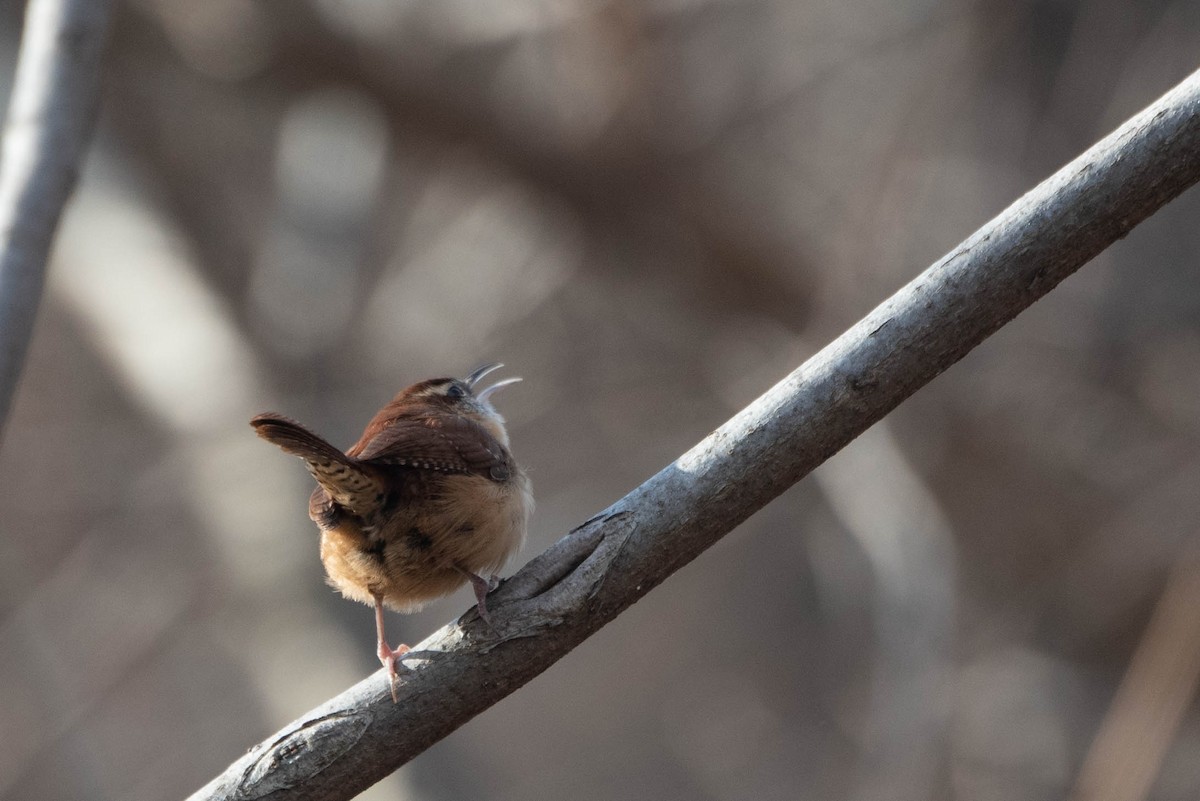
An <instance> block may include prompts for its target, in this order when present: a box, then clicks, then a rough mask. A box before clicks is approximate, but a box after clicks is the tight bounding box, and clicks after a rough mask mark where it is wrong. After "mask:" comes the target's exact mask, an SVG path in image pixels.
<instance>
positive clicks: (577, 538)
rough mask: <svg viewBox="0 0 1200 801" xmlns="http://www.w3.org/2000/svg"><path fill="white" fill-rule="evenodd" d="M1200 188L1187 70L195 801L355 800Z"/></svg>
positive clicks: (1199, 83)
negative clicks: (664, 462)
mask: <svg viewBox="0 0 1200 801" xmlns="http://www.w3.org/2000/svg"><path fill="white" fill-rule="evenodd" d="M1198 179H1200V72H1198V73H1195V74H1193V75H1192V76H1190V77H1189V78H1188V79H1187V80H1185V81H1184V82H1183V83H1182V84H1180V85H1179V86H1178V87H1176V88H1175V89H1173V90H1172V91H1171V92H1170V93H1168V94H1167V95H1165V96H1164V97H1162V98H1161V99H1160V100H1158V101H1157V102H1156V103H1154V104H1153V105H1152V106H1150V107H1149V108H1148V109H1146V110H1145V111H1143V112H1142V113H1140V114H1138V115H1137V116H1136V117H1134V118H1133V119H1131V120H1130V121H1128V122H1127V123H1125V124H1124V125H1123V126H1121V128H1119V129H1118V130H1117V131H1116V132H1115V133H1113V134H1112V135H1110V136H1109V137H1107V138H1106V139H1104V140H1103V141H1101V142H1100V143H1099V144H1097V145H1096V146H1094V147H1093V148H1091V149H1090V150H1088V151H1087V152H1086V153H1084V154H1083V155H1082V156H1080V157H1079V158H1077V159H1076V160H1075V161H1073V162H1071V163H1070V164H1068V165H1067V166H1066V167H1064V168H1063V169H1062V170H1060V171H1059V172H1057V173H1056V174H1055V175H1053V176H1052V177H1050V178H1049V179H1048V180H1046V181H1044V182H1043V183H1042V184H1040V185H1039V186H1038V187H1037V188H1035V189H1034V190H1033V191H1031V192H1029V193H1028V194H1027V195H1025V196H1024V197H1023V198H1021V199H1020V200H1018V201H1017V202H1016V203H1014V204H1013V205H1012V206H1011V207H1009V208H1008V209H1006V210H1005V211H1004V212H1003V213H1002V214H1000V215H999V216H998V217H996V218H995V219H994V220H992V221H991V222H989V223H988V224H987V225H985V226H984V227H983V228H981V229H980V230H979V231H977V232H976V233H975V234H974V235H972V236H971V237H970V238H968V239H967V240H966V241H964V242H963V243H962V244H960V245H959V246H958V247H956V248H955V249H954V250H953V251H951V252H950V253H949V254H948V255H946V256H945V257H944V258H942V259H941V260H940V261H938V262H937V263H936V264H934V265H933V266H932V267H931V268H929V269H928V270H926V271H925V272H923V273H922V274H921V275H919V276H917V278H916V279H914V280H913V281H912V282H911V283H909V284H908V285H907V286H905V287H904V288H903V289H901V290H900V291H899V292H897V293H896V294H895V295H894V296H892V297H891V298H889V299H888V300H886V301H885V302H884V303H883V304H881V305H880V306H879V307H878V308H876V309H875V310H874V311H873V312H871V313H870V314H869V315H867V316H866V317H865V318H863V319H862V320H861V321H859V322H858V323H857V324H856V325H855V326H854V327H853V328H851V329H850V330H848V331H847V332H846V333H844V334H843V335H842V336H840V337H839V338H838V339H836V340H835V341H834V342H832V343H830V344H829V345H828V346H827V347H826V348H825V349H824V350H822V351H821V352H820V353H818V354H816V355H815V356H813V357H812V358H811V359H809V360H808V361H807V362H806V363H805V364H803V365H802V366H801V367H800V368H799V369H797V370H796V371H795V372H793V373H792V374H790V375H788V376H787V377H786V378H784V379H783V380H782V381H781V382H780V383H779V384H777V385H776V386H775V387H773V388H772V389H770V390H769V391H768V392H767V393H766V394H764V395H763V396H762V397H761V398H759V399H758V400H756V401H755V402H754V403H753V404H751V405H750V406H748V407H747V408H746V409H744V410H743V411H741V412H740V413H739V414H737V415H736V416H735V417H733V418H732V419H731V420H730V421H729V422H727V423H726V424H725V425H723V426H721V428H719V429H718V430H717V431H715V432H713V433H712V434H711V435H709V436H708V437H706V438H705V439H704V440H703V441H701V442H700V443H699V444H698V445H696V446H695V447H694V448H692V449H691V450H690V451H688V452H687V453H685V454H684V455H683V456H681V457H680V458H679V459H678V460H676V461H675V462H674V463H673V464H671V465H669V466H668V467H666V468H665V469H663V470H662V471H661V472H659V473H658V474H657V475H655V476H654V477H653V478H651V479H650V480H649V481H647V482H646V483H645V484H643V485H642V486H640V487H638V488H637V489H636V490H634V491H633V492H631V493H630V494H629V495H628V496H626V497H625V498H622V499H621V500H619V501H618V502H616V503H615V504H613V505H612V506H611V507H609V508H608V509H606V510H605V511H603V512H601V513H600V514H599V515H597V516H596V517H594V518H592V519H590V520H588V521H586V522H585V523H583V524H582V525H580V526H579V527H578V528H576V529H575V530H574V531H572V532H571V533H570V534H568V535H567V536H566V537H564V538H563V539H562V540H560V541H559V542H558V543H556V544H555V545H554V546H552V547H551V548H550V549H548V550H547V551H546V552H545V553H543V554H541V555H540V556H538V557H536V558H535V559H533V560H532V561H531V562H530V563H529V564H528V565H526V566H525V567H524V568H523V569H522V570H521V571H520V572H518V573H517V574H516V575H515V576H514V577H513V578H512V579H510V580H508V581H506V582H505V583H504V584H503V585H502V586H501V587H500V588H499V589H498V590H497V591H496V592H495V593H494V594H493V595H492V596H491V597H490V598H489V607H490V608H491V610H492V614H493V617H494V618H495V624H496V628H497V630H498V634H496V635H493V634H491V633H489V632H488V630H487V629H486V627H484V626H483V625H482V623H481V621H479V620H478V619H477V617H476V616H475V614H474V613H473V612H468V613H467V614H466V615H464V617H463V618H461V619H460V620H459V621H457V622H456V623H453V624H450V625H448V626H446V627H444V628H443V629H441V630H440V631H438V632H437V633H435V634H434V635H433V636H432V637H430V638H429V639H427V640H426V641H425V642H423V643H421V644H420V645H419V646H417V648H416V651H417V652H418V653H416V654H414V658H413V659H411V660H409V664H410V666H412V668H413V670H412V672H410V673H408V674H406V675H405V676H404V683H403V686H402V687H401V688H400V702H399V703H398V704H393V703H392V701H391V698H390V697H389V694H388V689H387V683H386V681H385V680H384V677H383V675H382V672H380V673H376V674H375V675H373V676H371V677H369V678H367V679H365V680H364V681H362V682H360V683H359V684H357V685H355V686H354V687H351V688H350V689H348V690H346V691H345V692H344V693H342V694H341V695H339V696H338V697H336V698H333V699H332V700H330V701H329V702H327V703H325V704H324V705H322V706H320V707H318V708H317V709H314V710H313V711H311V712H310V713H308V714H307V715H305V716H303V717H302V718H300V719H299V720H297V721H295V722H293V723H292V724H290V725H289V726H287V727H285V728H284V729H282V730H281V731H279V732H278V733H277V734H275V735H273V736H272V737H270V738H269V739H267V740H266V741H264V742H263V743H261V744H260V745H258V746H256V747H255V748H253V749H252V750H251V751H250V752H249V753H247V754H246V755H245V756H243V757H242V758H240V759H239V760H238V761H236V762H235V763H233V765H231V766H230V767H229V768H228V769H227V770H226V771H225V772H224V773H223V774H221V775H220V776H218V777H217V778H216V779H214V780H213V781H212V782H211V783H210V784H209V785H207V786H206V787H204V788H203V789H201V790H200V791H198V792H197V793H196V794H195V795H193V796H192V798H193V799H235V798H236V799H258V798H272V799H285V798H286V799H323V800H328V799H342V798H350V797H352V796H354V795H355V794H357V793H358V792H360V791H361V790H363V789H364V788H366V787H367V786H369V785H371V784H372V783H374V782H376V781H378V780H379V779H380V778H381V777H383V776H385V775H386V774H388V773H389V772H391V771H393V770H395V769H396V768H398V767H399V766H401V765H403V764H404V763H405V762H407V761H408V760H410V759H412V758H413V757H414V756H416V755H417V754H419V753H421V751H423V750H424V749H426V748H428V747H429V746H430V745H431V744H433V743H435V742H436V741H437V740H439V739H441V738H442V737H445V736H446V735H447V734H449V733H450V732H451V731H453V730H454V729H456V728H457V727H458V726H461V725H462V724H463V723H464V722H466V721H467V720H469V719H470V718H471V717H472V716H473V715H476V714H477V713H479V712H480V711H482V710H484V709H486V708H487V707H489V706H490V705H492V704H494V703H496V702H497V701H499V700H500V699H502V698H503V697H505V696H506V695H508V694H509V693H511V692H513V691H514V690H516V689H517V688H518V687H520V686H521V685H523V684H524V683H525V682H527V681H529V680H530V679H532V678H533V677H534V676H536V675H537V674H538V673H540V672H542V671H543V670H545V669H546V668H547V667H549V666H550V665H551V664H553V663H554V662H555V661H556V660H558V659H559V658H561V657H562V656H563V655H564V654H566V653H567V652H568V651H570V650H571V649H572V648H574V647H575V646H576V645H578V644H579V643H580V642H582V641H583V640H584V639H586V638H587V637H588V636H589V635H590V634H592V633H593V632H595V631H596V630H597V629H599V628H600V627H601V626H603V625H604V624H605V623H607V622H608V621H609V620H611V619H612V618H613V617H615V616H616V615H618V614H620V612H621V611H623V610H624V609H625V608H626V607H628V606H630V605H631V604H633V603H634V602H635V601H637V600H638V599H639V598H641V597H642V596H643V595H645V594H646V593H647V592H649V591H650V590H651V589H652V588H654V587H655V586H657V585H658V584H659V582H661V581H663V579H665V578H666V577H667V576H669V575H670V574H671V573H673V572H674V571H676V570H678V569H679V568H680V567H682V566H683V565H685V564H687V563H688V562H689V561H691V560H692V559H693V558H695V557H696V556H697V555H698V554H699V553H701V552H702V551H703V550H705V549H706V548H708V547H709V546H711V545H712V544H713V543H715V542H716V541H717V540H718V539H719V538H720V537H721V536H723V535H724V534H726V533H727V532H729V531H730V530H731V529H733V528H734V527H735V526H737V525H738V524H739V523H741V522H742V521H743V520H745V519H746V518H747V517H748V516H750V515H751V514H753V513H754V512H755V511H756V510H758V509H760V508H761V507H762V506H764V505H765V504H766V503H767V502H769V501H770V500H771V499H772V498H774V497H776V496H777V495H779V494H780V493H781V492H783V491H784V490H785V489H787V488H788V487H790V486H791V485H793V484H794V483H796V482H797V481H799V480H800V479H801V478H802V477H804V476H805V475H806V474H807V473H809V472H810V471H812V470H813V468H815V467H816V466H817V465H819V464H821V462H823V461H824V460H825V459H827V458H829V456H831V455H832V454H833V453H835V452H836V451H837V450H838V449H840V448H841V447H843V446H844V445H846V444H847V443H848V442H850V441H851V440H852V439H853V438H855V437H856V436H858V435H859V434H861V433H862V432H863V431H864V430H866V429H867V428H868V427H870V426H871V425H872V424H873V423H875V422H876V421H877V420H879V419H880V418H882V417H883V416H884V415H886V414H887V413H888V412H889V411H891V410H892V409H893V408H895V407H896V405H897V404H899V403H900V402H901V401H902V400H904V399H905V398H907V397H908V396H909V395H911V394H912V393H914V392H915V391H916V390H917V389H919V388H920V387H922V386H923V385H925V384H926V383H928V382H929V381H931V380H932V379H933V378H934V377H935V376H937V375H938V374H939V373H941V372H942V371H943V370H945V369H946V368H947V367H949V366H950V365H952V364H954V362H956V361H958V360H959V359H961V358H962V357H963V356H964V355H965V354H966V353H967V352H969V351H970V350H971V349H972V348H973V347H975V346H976V345H978V344H979V343H980V342H982V341H983V340H984V339H985V338H987V336H988V335H990V334H991V333H993V332H994V331H996V330H997V329H998V328H1000V327H1001V326H1002V325H1004V324H1005V323H1007V322H1008V321H1009V320H1011V319H1013V317H1015V316H1016V315H1017V314H1018V313H1019V312H1020V311H1021V310H1023V309H1025V308H1026V307H1028V306H1029V305H1030V304H1032V303H1033V302H1034V301H1035V300H1037V299H1038V298H1040V297H1042V296H1043V295H1044V294H1046V293H1047V292H1049V291H1050V290H1051V289H1053V288H1054V287H1055V286H1056V285H1057V284H1058V283H1059V282H1060V281H1062V280H1063V279H1064V278H1066V277H1067V276H1068V275H1070V274H1071V273H1072V272H1074V271H1075V270H1076V269H1078V268H1079V267H1080V266H1081V265H1083V264H1084V263H1086V262H1087V261H1088V260H1089V259H1091V258H1092V257H1094V256H1095V255H1096V254H1097V253H1099V252H1100V251H1101V250H1103V249H1104V248H1105V247H1107V246H1108V245H1110V244H1112V243H1113V242H1114V241H1116V240H1117V239H1120V238H1121V237H1123V236H1125V235H1126V234H1127V233H1128V232H1129V231H1130V230H1131V229H1132V228H1133V227H1134V226H1135V225H1137V224H1138V223H1139V222H1141V221H1142V220H1144V219H1145V218H1146V217H1148V216H1149V215H1151V214H1152V213H1154V211H1156V210H1157V209H1158V208H1160V207H1161V206H1162V205H1163V204H1165V203H1166V202H1167V201H1169V200H1171V199H1172V198H1174V197H1175V196H1176V195H1178V194H1179V193H1181V192H1182V191H1183V190H1184V189H1186V188H1188V187H1189V186H1191V185H1192V184H1193V183H1195V182H1196V181H1197V180H1198Z"/></svg>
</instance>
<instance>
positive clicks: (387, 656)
mask: <svg viewBox="0 0 1200 801" xmlns="http://www.w3.org/2000/svg"><path fill="white" fill-rule="evenodd" d="M411 650H412V649H411V648H409V647H408V646H407V645H404V644H401V645H397V646H396V647H395V648H394V649H393V648H390V647H388V644H387V643H385V642H383V641H382V640H380V641H379V651H378V654H379V661H380V662H381V663H383V666H384V667H385V668H387V676H388V688H389V689H391V691H392V703H393V704H397V703H399V702H400V697H399V695H398V694H397V692H396V683H397V682H398V681H399V679H400V675H399V674H398V673H397V672H396V665H397V664H399V665H400V666H401V667H403V666H404V663H403V662H401V661H400V658H401V657H403V656H404V655H405V654H407V653H408V652H409V651H411ZM405 669H406V670H407V668H405Z"/></svg>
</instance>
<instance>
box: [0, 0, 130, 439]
mask: <svg viewBox="0 0 1200 801" xmlns="http://www.w3.org/2000/svg"><path fill="white" fill-rule="evenodd" d="M108 12H109V0H30V2H29V5H28V6H27V8H26V10H25V30H24V32H23V34H22V37H21V52H20V56H19V58H18V60H17V72H16V77H15V79H14V81H13V92H12V99H11V101H10V102H9V108H8V117H7V120H6V123H5V127H4V144H3V161H0V433H2V432H3V429H4V421H5V420H6V419H7V417H8V409H9V406H10V405H11V403H12V398H13V395H14V393H15V392H16V388H17V383H18V381H19V380H20V377H21V366H22V365H23V364H24V362H25V353H26V351H27V350H28V349H29V339H30V336H31V334H32V332H33V323H34V320H35V319H36V317H37V308H38V303H39V301H40V300H41V296H42V285H43V284H44V283H45V274H46V259H47V257H48V255H49V252H50V243H51V242H52V241H53V238H54V230H55V228H57V227H58V219H59V216H60V215H61V214H62V209H63V206H64V204H65V203H66V201H67V197H68V196H69V195H70V193H71V190H72V188H73V187H74V186H75V181H76V179H77V177H78V175H79V169H80V163H81V162H82V160H83V154H84V152H85V150H86V149H87V143H88V140H89V138H90V135H91V131H92V127H93V122H94V120H95V117H96V108H97V105H98V98H99V85H100V56H101V52H102V51H103V47H104V38H105V32H106V28H107V24H108Z"/></svg>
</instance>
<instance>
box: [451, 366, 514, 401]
mask: <svg viewBox="0 0 1200 801" xmlns="http://www.w3.org/2000/svg"><path fill="white" fill-rule="evenodd" d="M503 366H504V365H503V364H500V363H499V362H495V363H493V364H485V365H483V366H482V367H476V368H475V369H474V370H472V371H471V374H470V375H469V376H467V377H466V378H464V379H463V381H464V382H466V385H467V386H468V387H470V388H471V390H472V391H474V390H475V385H476V384H478V383H479V382H480V380H482V379H483V377H484V376H485V375H487V374H488V373H490V372H492V371H493V370H499V369H500V368H501V367H503ZM520 380H521V379H519V378H506V379H504V380H503V381H497V382H496V383H495V384H492V385H491V386H490V387H488V388H487V389H485V390H483V391H482V392H479V393H477V394H476V395H475V397H476V398H478V399H479V400H481V401H486V400H487V399H488V396H489V395H491V394H492V393H493V392H495V391H496V390H498V389H501V388H502V387H507V386H509V385H510V384H515V383H517V382H518V381H520Z"/></svg>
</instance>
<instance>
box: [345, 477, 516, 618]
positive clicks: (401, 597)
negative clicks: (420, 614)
mask: <svg viewBox="0 0 1200 801" xmlns="http://www.w3.org/2000/svg"><path fill="white" fill-rule="evenodd" d="M532 511H533V496H532V494H531V492H530V485H529V480H528V478H526V476H525V475H524V473H521V472H518V473H516V474H515V475H513V476H512V477H511V478H509V479H508V480H507V481H504V482H496V481H491V480H490V479H487V478H483V477H481V476H469V475H456V476H448V477H447V478H446V480H445V482H444V483H443V485H442V486H441V487H440V491H439V492H438V493H437V494H436V498H435V500H431V501H426V502H424V503H422V504H421V505H419V506H417V505H412V504H409V505H402V506H401V508H399V509H397V510H394V511H393V512H392V513H391V515H390V516H389V518H388V520H387V523H386V525H385V526H384V527H383V528H381V529H380V530H379V531H377V532H375V533H374V534H373V535H371V536H367V535H364V533H363V530H362V528H361V524H360V522H359V521H357V520H356V519H354V518H349V517H347V518H345V519H342V520H339V521H338V523H337V525H335V526H334V527H332V528H329V529H325V530H323V531H322V532H321V561H322V563H323V564H324V565H325V571H326V573H327V574H328V576H329V583H330V584H331V585H332V586H333V587H335V588H336V589H337V590H338V591H340V592H341V593H342V595H344V596H346V597H347V598H350V599H352V600H355V601H361V602H362V603H365V604H374V603H375V597H376V595H378V596H381V597H382V598H383V603H384V605H385V606H387V607H388V608H389V609H394V610H396V611H399V612H413V611H416V610H417V609H420V608H421V607H422V606H424V605H425V604H426V603H428V602H429V601H432V600H434V599H436V598H440V597H442V596H444V595H449V594H450V593H452V592H454V591H455V590H456V589H458V588H459V587H461V586H462V585H463V584H465V583H466V581H467V577H466V575H464V573H463V572H461V571H464V570H465V571H468V572H471V573H475V574H476V575H482V576H485V577H486V576H487V575H488V574H490V573H493V572H495V571H497V570H499V569H500V568H501V567H502V566H503V565H504V563H505V562H506V561H507V560H508V559H509V557H511V556H512V555H513V554H515V553H516V552H517V551H518V550H520V548H521V545H522V544H523V543H524V540H525V531H526V528H527V526H528V522H529V515H530V513H531V512H532Z"/></svg>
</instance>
